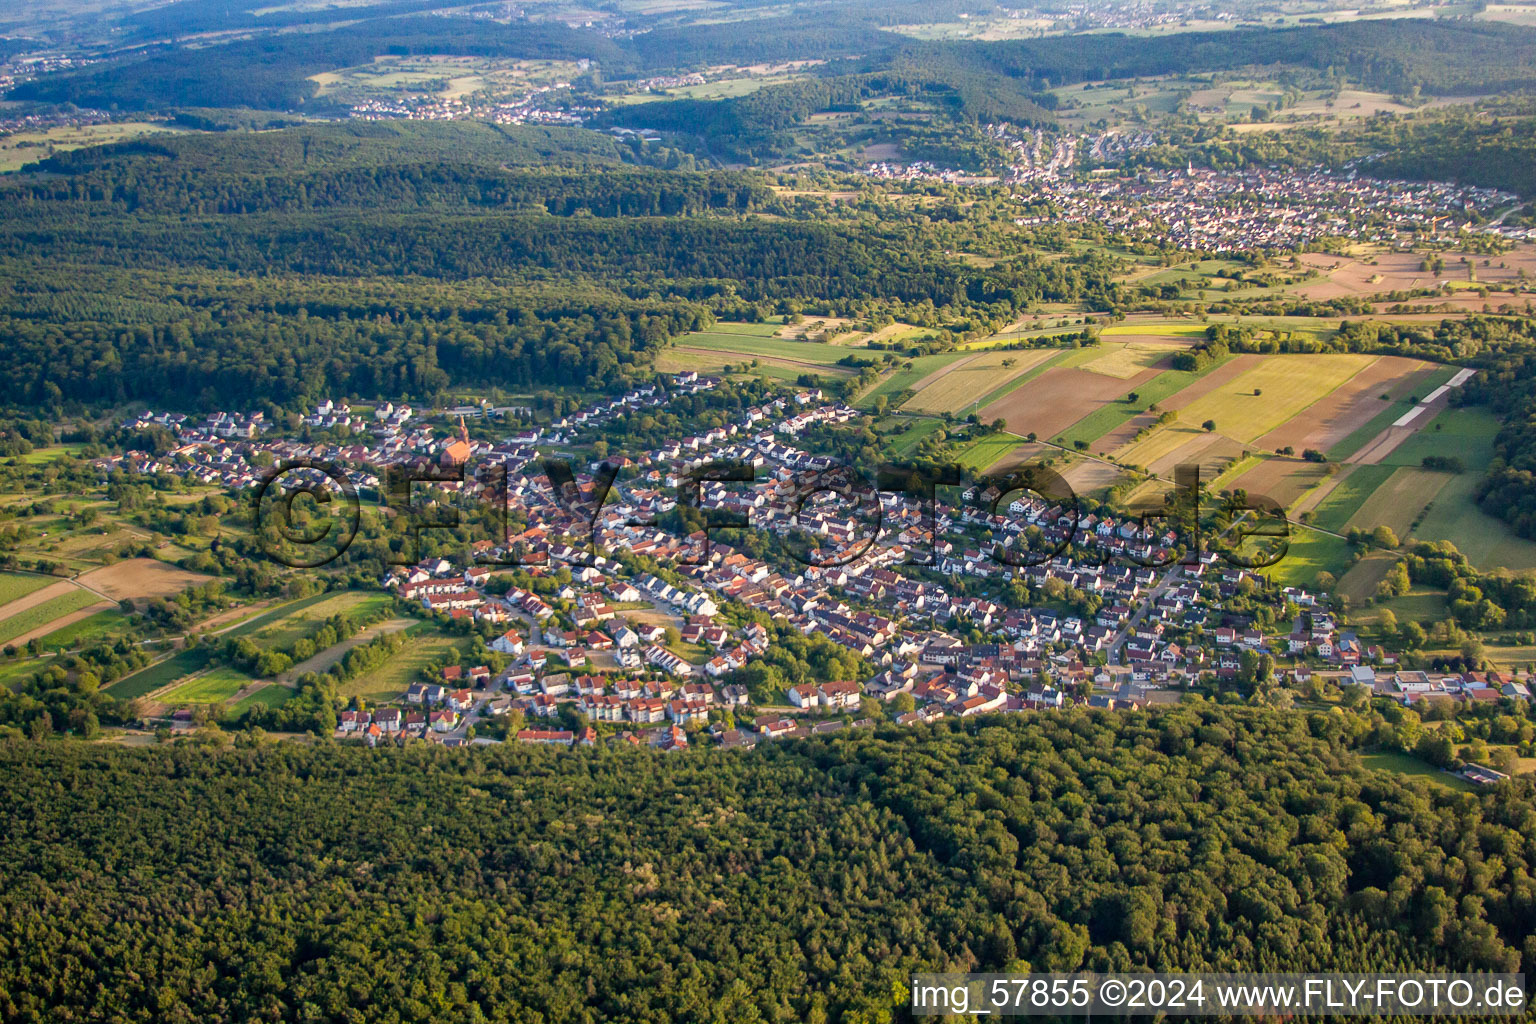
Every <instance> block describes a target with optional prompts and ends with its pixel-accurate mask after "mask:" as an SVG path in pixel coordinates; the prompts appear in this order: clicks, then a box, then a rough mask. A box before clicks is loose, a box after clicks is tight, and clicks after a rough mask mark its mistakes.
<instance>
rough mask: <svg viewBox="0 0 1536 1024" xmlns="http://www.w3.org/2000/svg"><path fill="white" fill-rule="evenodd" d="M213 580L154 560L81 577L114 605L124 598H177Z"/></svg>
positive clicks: (105, 568) (131, 560) (139, 560)
mask: <svg viewBox="0 0 1536 1024" xmlns="http://www.w3.org/2000/svg"><path fill="white" fill-rule="evenodd" d="M211 579H213V577H212V576H208V575H205V574H203V573H200V572H189V571H188V570H186V569H183V568H180V567H179V566H175V565H171V564H170V563H169V562H158V561H155V560H154V559H152V558H129V559H125V560H124V561H121V562H114V563H113V564H112V565H107V566H102V567H101V568H100V569H92V570H91V571H90V572H87V573H84V574H82V575H81V576H80V582H81V583H83V584H85V585H86V586H88V587H90V588H91V589H92V590H99V591H101V592H102V593H103V594H106V595H107V596H108V597H110V598H112V599H113V600H114V601H121V600H123V599H124V598H133V599H136V600H143V599H145V598H151V597H174V596H175V595H177V594H179V593H181V592H182V591H184V590H186V589H187V588H188V587H195V586H200V585H201V584H204V583H207V582H208V581H209V580H211Z"/></svg>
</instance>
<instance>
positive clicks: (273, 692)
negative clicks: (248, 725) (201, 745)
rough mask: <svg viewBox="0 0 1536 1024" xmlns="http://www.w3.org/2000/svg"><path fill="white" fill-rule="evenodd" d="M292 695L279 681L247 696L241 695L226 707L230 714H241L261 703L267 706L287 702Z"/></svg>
mask: <svg viewBox="0 0 1536 1024" xmlns="http://www.w3.org/2000/svg"><path fill="white" fill-rule="evenodd" d="M292 696H293V691H292V690H290V689H289V688H288V687H286V686H283V685H281V684H279V683H268V684H267V685H266V686H263V687H262V688H261V689H259V690H257V691H256V692H255V693H252V694H250V695H249V696H245V697H241V698H240V699H239V700H237V701H235V702H234V703H233V704H231V705H230V706H229V708H228V709H227V713H228V714H230V715H236V716H238V715H243V714H245V712H247V711H249V710H250V709H251V708H253V707H256V706H257V705H262V706H265V707H269V708H275V707H279V706H281V705H282V704H285V703H287V701H288V698H290V697H292Z"/></svg>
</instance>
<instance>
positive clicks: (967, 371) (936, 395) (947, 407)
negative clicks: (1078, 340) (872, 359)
mask: <svg viewBox="0 0 1536 1024" xmlns="http://www.w3.org/2000/svg"><path fill="white" fill-rule="evenodd" d="M1052 355H1054V353H1053V352H1052V351H1051V350H1050V349H1034V350H1031V351H1027V352H982V353H980V354H977V355H974V356H970V357H968V358H966V359H963V360H961V361H960V362H956V363H950V364H949V365H947V366H943V367H940V368H939V369H937V370H935V371H934V372H933V373H930V374H929V375H928V376H926V377H924V378H923V379H922V380H920V381H918V382H917V384H916V385H915V391H916V394H914V395H913V396H912V397H911V398H910V399H908V400H907V402H906V403H905V404H904V405H903V406H902V409H903V410H904V411H909V412H929V413H945V412H953V413H958V412H960V411H961V410H962V409H965V408H966V407H967V406H969V405H971V404H973V403H974V402H976V401H978V400H980V399H982V398H984V397H985V396H986V395H988V394H989V393H991V392H992V391H993V390H995V389H997V388H999V387H1001V386H1003V385H1004V384H1006V383H1007V382H1008V381H1010V380H1012V379H1013V378H1015V377H1018V376H1019V375H1021V374H1024V373H1027V372H1029V370H1031V369H1032V368H1034V367H1035V366H1038V365H1039V364H1040V363H1043V362H1045V361H1046V360H1047V359H1049V358H1050V357H1051V356H1052ZM1005 363H1006V364H1008V365H1006V366H1005V365H1004V364H1005Z"/></svg>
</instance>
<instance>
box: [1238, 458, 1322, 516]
mask: <svg viewBox="0 0 1536 1024" xmlns="http://www.w3.org/2000/svg"><path fill="white" fill-rule="evenodd" d="M1327 475H1328V466H1326V465H1324V464H1322V463H1317V462H1307V461H1305V460H1304V459H1286V458H1278V457H1275V458H1267V459H1265V460H1264V461H1263V462H1262V463H1260V464H1259V465H1257V466H1255V467H1254V468H1253V469H1250V470H1249V471H1248V472H1246V473H1244V474H1243V475H1242V476H1240V477H1238V478H1237V479H1236V480H1234V481H1233V482H1232V486H1233V487H1239V488H1242V489H1243V490H1245V491H1247V492H1248V494H1249V496H1250V497H1254V496H1259V495H1262V496H1264V497H1266V498H1268V499H1270V500H1271V501H1274V502H1275V503H1277V504H1278V505H1279V506H1280V507H1281V508H1284V509H1288V508H1290V507H1291V506H1292V505H1294V504H1295V503H1296V501H1297V500H1298V499H1299V498H1300V497H1301V496H1302V495H1303V494H1305V493H1307V492H1308V491H1309V490H1311V489H1312V488H1313V487H1315V486H1316V485H1317V484H1318V483H1319V482H1320V481H1321V480H1322V479H1323V478H1324V477H1325V476H1327Z"/></svg>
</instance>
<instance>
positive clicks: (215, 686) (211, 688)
mask: <svg viewBox="0 0 1536 1024" xmlns="http://www.w3.org/2000/svg"><path fill="white" fill-rule="evenodd" d="M250 684H251V677H250V676H248V675H246V674H245V673H244V672H237V671H236V670H235V669H232V668H230V667H229V666H227V665H215V666H214V667H213V668H211V669H209V670H208V671H207V672H204V673H203V674H202V675H200V676H197V677H196V678H193V679H189V680H187V681H186V682H185V683H183V684H181V685H180V686H178V687H176V689H174V690H172V691H171V692H170V693H168V694H166V696H165V700H166V703H168V704H222V703H223V702H224V701H226V700H228V699H229V698H231V697H233V696H234V695H235V694H236V693H238V692H240V690H241V689H242V688H244V687H246V686H249V685H250Z"/></svg>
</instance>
